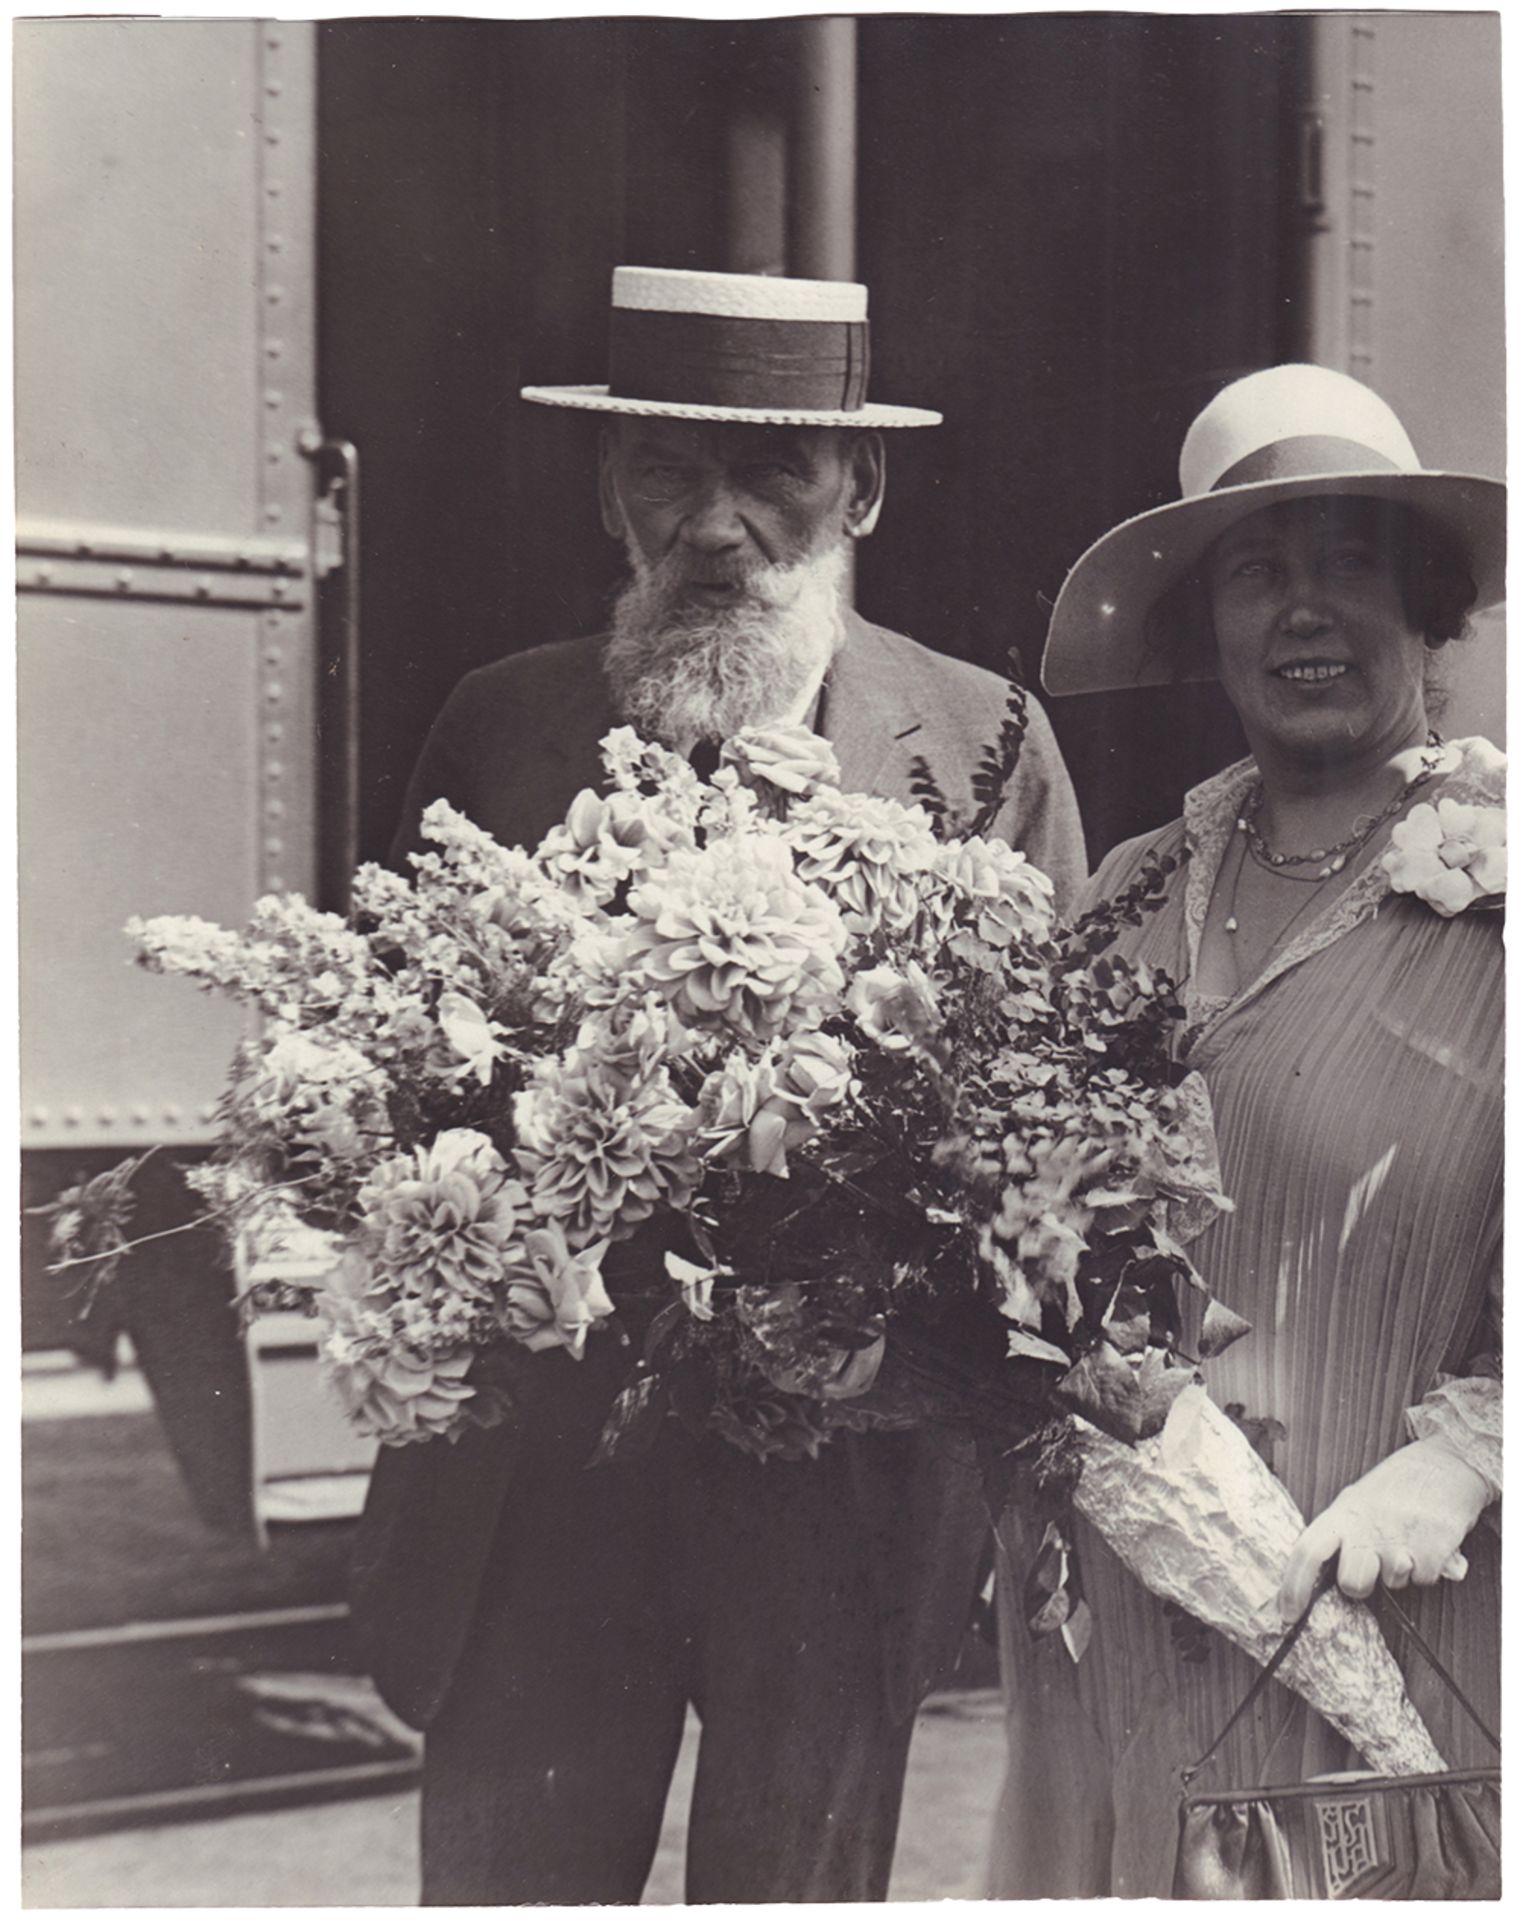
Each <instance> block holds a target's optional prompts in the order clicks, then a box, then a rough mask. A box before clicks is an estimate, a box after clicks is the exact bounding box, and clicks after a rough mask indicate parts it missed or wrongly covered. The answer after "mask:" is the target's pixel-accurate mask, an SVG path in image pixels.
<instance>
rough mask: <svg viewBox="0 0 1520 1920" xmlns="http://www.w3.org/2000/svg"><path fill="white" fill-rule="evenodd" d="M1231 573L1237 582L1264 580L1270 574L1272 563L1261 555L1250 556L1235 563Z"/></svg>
mask: <svg viewBox="0 0 1520 1920" xmlns="http://www.w3.org/2000/svg"><path fill="white" fill-rule="evenodd" d="M1233 572H1234V575H1235V578H1236V579H1237V580H1265V579H1266V578H1267V576H1268V575H1269V574H1270V573H1271V572H1272V562H1271V561H1270V560H1268V559H1267V558H1266V557H1265V555H1263V554H1259V553H1254V554H1250V555H1248V556H1247V558H1246V559H1244V560H1237V561H1236V562H1235V565H1234V568H1233Z"/></svg>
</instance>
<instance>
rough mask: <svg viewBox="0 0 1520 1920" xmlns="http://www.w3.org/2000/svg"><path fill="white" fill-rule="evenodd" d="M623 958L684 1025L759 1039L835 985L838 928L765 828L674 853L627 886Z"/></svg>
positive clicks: (825, 1001)
mask: <svg viewBox="0 0 1520 1920" xmlns="http://www.w3.org/2000/svg"><path fill="white" fill-rule="evenodd" d="M628 905H629V908H630V910H631V912H632V913H633V915H634V922H633V926H632V928H631V929H630V931H629V935H628V946H627V962H628V965H629V966H630V967H631V968H634V969H636V970H637V971H638V972H639V973H640V974H641V975H642V977H643V979H644V980H645V981H646V982H647V983H648V985H649V986H650V987H651V988H653V989H654V991H655V992H657V993H660V994H662V995H663V996H664V997H665V998H666V999H667V1000H669V1001H670V1003H671V1005H672V1006H673V1007H674V1008H675V1009H676V1011H677V1013H678V1014H679V1015H680V1017H681V1019H682V1020H683V1021H685V1022H686V1024H687V1025H689V1026H697V1027H714V1026H723V1027H727V1028H729V1029H730V1030H732V1031H734V1032H737V1033H740V1034H742V1035H745V1036H746V1037H751V1038H755V1039H759V1040H768V1039H770V1038H771V1037H772V1036H773V1035H775V1034H777V1033H780V1032H782V1031H784V1030H785V1029H786V1027H787V1026H788V1025H790V1024H792V1023H793V1022H794V1021H796V1020H797V1019H798V1018H799V1017H800V1016H801V1015H802V1014H804V1013H805V1012H807V1011H808V1010H810V1009H812V1008H826V1007H827V1006H828V1005H829V1004H830V1003H831V1002H833V1001H834V1000H835V999H836V998H837V996H838V994H839V993H840V992H841V990H842V989H843V987H844V975H843V973H842V972H841V971H840V966H839V959H840V955H841V953H842V952H843V950H844V945H845V937H846V936H845V928H844V924H843V922H842V921H841V919H840V917H839V913H838V910H837V909H836V908H835V906H834V905H833V903H832V902H831V901H830V900H829V898H828V896H827V895H826V894H825V893H823V892H822V891H821V890H820V889H819V888H817V887H813V886H807V885H805V884H803V882H802V881H800V880H799V879H798V877H797V875H796V874H795V873H794V872H793V870H792V858H791V855H790V853H789V852H788V850H787V848H786V847H785V846H784V845H783V844H782V843H781V842H780V841H779V840H777V839H774V838H771V837H769V836H762V835H751V836H747V837H745V838H741V839H735V840H729V841H724V842H722V843H720V844H718V845H715V846H713V847H711V848H709V849H707V850H706V851H705V852H702V853H686V852H681V853H675V854H672V855H671V857H670V861H669V863H668V865H666V866H665V867H663V868H662V869H661V870H660V871H659V872H658V873H657V874H653V875H651V876H650V877H649V878H648V879H647V880H645V881H644V882H642V883H641V884H640V885H639V886H636V887H635V888H634V890H633V892H632V893H631V894H630V895H629V900H628Z"/></svg>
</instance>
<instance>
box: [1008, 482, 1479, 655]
mask: <svg viewBox="0 0 1520 1920" xmlns="http://www.w3.org/2000/svg"><path fill="white" fill-rule="evenodd" d="M1327 493H1329V494H1343V495H1348V496H1355V497H1358V498H1365V499H1370V500H1393V501H1397V502H1399V503H1400V504H1402V505H1404V506H1407V507H1411V508H1414V509H1416V510H1418V511H1419V512H1420V513H1422V514H1424V515H1425V516H1426V517H1427V518H1428V519H1430V520H1432V521H1434V522H1435V524H1436V525H1437V526H1439V527H1442V528H1444V529H1445V530H1446V531H1447V532H1448V533H1450V534H1451V535H1452V536H1453V537H1454V538H1455V539H1456V540H1457V542H1458V543H1459V544H1460V546H1461V548H1462V550H1463V552H1464V553H1466V554H1467V555H1468V557H1469V561H1470V564H1471V566H1472V574H1473V580H1474V583H1475V584H1476V586H1477V589H1478V597H1477V600H1476V602H1475V603H1474V607H1473V611H1474V612H1478V611H1479V610H1481V609H1482V608H1484V607H1491V606H1493V605H1495V604H1496V603H1497V602H1498V601H1501V600H1502V599H1503V598H1504V545H1505V489H1504V485H1503V482H1502V481H1498V480H1489V479H1485V478H1483V477H1482V476H1480V475H1477V474H1467V473H1343V474H1341V473H1316V474H1310V475H1306V476H1304V477H1303V478H1302V479H1293V480H1266V481H1256V482H1253V483H1251V484H1249V485H1247V486H1241V487H1221V488H1220V489H1219V490H1218V491H1217V492H1215V493H1207V494H1202V495H1200V496H1199V497H1198V498H1196V499H1193V500H1177V501H1173V502H1172V503H1171V504H1170V505H1168V506H1164V507H1153V508H1152V509H1151V510H1150V511H1149V512H1148V513H1142V514H1138V515H1136V517H1135V518H1134V519H1133V520H1125V521H1123V522H1121V524H1120V525H1119V526H1117V527H1115V528H1114V529H1113V531H1112V532H1110V533H1106V534H1104V536H1103V538H1102V539H1101V540H1098V541H1095V542H1094V544H1093V545H1092V546H1090V547H1089V548H1088V549H1087V551H1086V553H1084V554H1083V555H1082V557H1081V559H1080V560H1078V562H1077V564H1076V565H1075V566H1074V567H1073V568H1072V570H1071V572H1070V573H1069V574H1068V575H1067V576H1066V583H1065V585H1064V586H1063V587H1062V588H1061V591H1060V594H1059V595H1058V596H1057V599H1056V604H1055V610H1054V611H1053V612H1052V614H1051V616H1050V633H1049V637H1048V639H1047V641H1046V644H1045V659H1044V663H1043V666H1042V669H1041V679H1042V680H1043V681H1044V684H1045V687H1046V690H1047V691H1048V692H1050V693H1113V692H1117V691H1118V690H1120V689H1121V688H1125V687H1154V686H1167V685H1170V684H1171V683H1172V682H1173V681H1174V680H1176V679H1177V678H1178V677H1179V676H1178V675H1177V674H1175V673H1174V672H1173V670H1172V668H1171V666H1170V664H1169V663H1168V662H1167V661H1166V660H1165V659H1163V658H1158V657H1157V655H1156V653H1155V651H1154V650H1153V649H1152V648H1150V647H1148V646H1147V643H1146V636H1145V620H1146V615H1147V614H1148V613H1149V612H1150V610H1151V608H1152V607H1153V606H1154V605H1155V604H1156V601H1157V600H1158V599H1159V598H1160V596H1161V595H1162V594H1163V593H1165V592H1166V591H1167V589H1168V588H1169V587H1171V586H1173V585H1174V584H1175V583H1176V582H1177V581H1179V580H1180V579H1182V578H1183V576H1184V575H1185V574H1187V573H1188V572H1189V571H1190V570H1191V569H1192V567H1193V566H1195V565H1196V564H1197V562H1198V561H1199V560H1201V559H1202V557H1203V555H1204V554H1205V553H1206V552H1207V550H1208V548H1209V547H1210V546H1212V544H1213V543H1214V541H1216V540H1217V539H1218V538H1219V537H1220V535H1221V534H1223V533H1225V532H1227V531H1228V529H1229V528H1230V527H1232V526H1234V525H1235V523H1236V522H1237V521H1240V520H1244V519H1246V518H1248V517H1249V516H1250V515H1251V514H1253V513H1257V512H1259V511H1260V510H1261V508H1263V507H1269V506H1273V505H1275V504H1277V503H1278V502H1280V501H1287V500H1304V499H1311V498H1313V496H1314V495H1316V494H1327ZM1180 677H1181V678H1183V679H1187V680H1211V679H1213V678H1214V676H1213V674H1212V673H1209V672H1193V673H1188V674H1185V675H1182V676H1180Z"/></svg>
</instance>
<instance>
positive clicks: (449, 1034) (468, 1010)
mask: <svg viewBox="0 0 1520 1920" xmlns="http://www.w3.org/2000/svg"><path fill="white" fill-rule="evenodd" d="M438 1024H439V1026H440V1027H441V1028H442V1029H443V1037H444V1039H445V1040H447V1041H448V1043H449V1046H450V1047H451V1048H452V1049H453V1051H454V1053H455V1054H456V1055H457V1057H458V1058H459V1060H460V1061H461V1062H462V1063H463V1064H462V1065H460V1066H458V1067H456V1068H455V1070H454V1071H455V1073H456V1074H457V1076H458V1077H459V1078H460V1079H463V1078H464V1077H465V1076H466V1075H467V1074H474V1076H475V1078H476V1079H477V1080H478V1081H479V1082H480V1084H481V1085H482V1086H483V1087H488V1086H489V1085H490V1084H491V1073H492V1070H493V1069H494V1067H495V1065H496V1062H497V1061H498V1060H499V1059H500V1058H501V1056H502V1054H503V1053H505V1051H506V1048H505V1047H503V1045H502V1043H501V1041H500V1040H499V1039H498V1038H497V1034H498V1033H499V1032H500V1031H501V1030H500V1028H499V1027H497V1026H496V1025H495V1024H494V1023H493V1022H492V1021H490V1020H488V1019H487V1018H486V1016H485V1014H484V1013H482V1012H481V1010H480V1008H479V1007H477V1006H476V1004H475V1002H474V1001H473V1000H471V999H470V998H469V996H468V995H467V994H463V993H456V992H454V991H453V990H452V989H450V991H449V992H447V993H443V994H440V995H439V998H438Z"/></svg>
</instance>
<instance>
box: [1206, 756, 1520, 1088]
mask: <svg viewBox="0 0 1520 1920" xmlns="http://www.w3.org/2000/svg"><path fill="white" fill-rule="evenodd" d="M1507 764H1508V763H1507V761H1506V758H1505V756H1504V754H1502V753H1501V752H1500V751H1499V749H1498V748H1497V747H1495V746H1493V745H1492V744H1491V743H1490V742H1489V741H1487V740H1485V739H1483V738H1482V736H1481V735H1474V736H1472V737H1471V738H1470V739H1465V740H1449V741H1447V742H1446V744H1445V746H1444V747H1443V748H1442V751H1441V761H1440V765H1439V767H1438V768H1437V771H1436V777H1435V781H1434V782H1433V783H1431V784H1428V785H1426V786H1425V787H1422V788H1421V789H1420V790H1419V797H1420V799H1422V800H1433V799H1436V798H1441V799H1450V800H1461V801H1464V802H1468V803H1476V804H1478V805H1481V806H1503V805H1504V774H1505V767H1506V766H1507ZM1256 777H1257V774H1256V762H1255V761H1254V760H1250V759H1247V760H1238V761H1236V763H1235V764H1234V766H1231V767H1226V768H1225V769H1224V771H1223V772H1222V773H1216V774H1215V775H1214V776H1213V777H1212V778H1211V779H1208V780H1205V781H1204V782H1203V783H1202V784H1201V785H1200V786H1196V787H1194V788H1193V790H1192V792H1191V793H1189V794H1188V796H1187V798H1186V799H1185V800H1184V801H1183V803H1182V832H1183V841H1184V844H1185V846H1186V848H1187V856H1188V857H1187V864H1186V866H1185V868H1184V870H1183V871H1184V874H1185V876H1186V879H1185V890H1184V894H1183V909H1182V911H1183V926H1184V937H1185V939H1186V942H1187V984H1186V986H1185V989H1184V999H1185V1004H1186V1007H1187V1014H1188V1025H1187V1030H1186V1032H1185V1033H1184V1035H1183V1036H1182V1050H1183V1052H1184V1053H1186V1052H1187V1051H1188V1050H1190V1049H1191V1048H1192V1047H1193V1046H1194V1045H1195V1044H1196V1043H1197V1042H1198V1040H1199V1039H1201V1038H1202V1036H1203V1034H1204V1033H1205V1032H1206V1031H1207V1030H1209V1029H1210V1028H1212V1027H1214V1026H1215V1025H1216V1024H1217V1023H1218V1022H1219V1021H1220V1020H1222V1019H1223V1018H1224V1016H1225V1015H1226V1014H1228V1013H1233V1012H1234V1011H1235V1009H1236V1008H1237V1007H1239V1006H1242V1005H1243V1004H1244V1003H1245V1002H1246V1001H1248V1000H1252V999H1254V998H1255V997H1256V995H1257V994H1259V993H1261V992H1262V991H1263V990H1264V989H1265V988H1266V987H1269V986H1270V985H1271V984H1272V982H1273V981H1274V980H1277V979H1279V978H1280V977H1281V976H1282V975H1283V974H1285V973H1286V972H1287V971H1288V969H1289V968H1290V967H1296V966H1298V965H1299V964H1300V963H1301V962H1302V961H1305V960H1307V959H1309V958H1310V957H1311V956H1312V955H1313V954H1316V953H1320V952H1322V951H1323V950H1324V948H1326V947H1328V946H1330V945H1331V944H1332V943H1333V942H1334V941H1336V940H1339V939H1340V938H1341V936H1342V935H1343V934H1346V933H1349V932H1350V931H1351V929H1352V928H1353V927H1356V926H1359V925H1360V924H1361V922H1362V921H1363V920H1366V919H1369V918H1370V917H1371V916H1372V915H1373V914H1375V913H1376V912H1377V910H1378V908H1379V906H1381V904H1382V902H1383V900H1384V899H1385V898H1386V897H1387V895H1388V893H1389V891H1390V884H1389V879H1388V875H1387V873H1386V872H1385V871H1384V868H1383V863H1382V861H1381V860H1374V861H1373V862H1372V864H1371V865H1370V866H1368V867H1366V868H1364V869H1363V870H1362V872H1361V873H1359V874H1358V875H1357V877H1356V878H1355V879H1354V880H1353V881H1352V882H1351V884H1350V886H1348V887H1347V888H1346V889H1345V890H1344V892H1342V893H1339V894H1337V895H1336V897H1335V899H1334V900H1332V901H1330V902H1329V903H1328V904H1327V905H1326V907H1325V908H1324V910H1323V912H1321V913H1320V914H1318V915H1317V916H1316V917H1315V918H1313V919H1311V920H1310V921H1308V922H1307V924H1306V925H1305V926H1304V928H1303V930H1302V932H1300V933H1299V934H1297V935H1296V936H1295V937H1294V938H1293V939H1292V940H1290V941H1289V942H1288V944H1287V945H1286V946H1285V947H1284V948H1283V949H1282V951H1281V952H1280V953H1277V954H1274V955H1273V956H1272V958H1271V959H1270V960H1269V961H1268V962H1267V965H1266V966H1265V967H1264V968H1263V969H1262V971H1261V972H1260V973H1259V974H1258V975H1257V976H1256V978H1255V979H1254V980H1252V981H1250V982H1248V983H1247V985H1245V986H1244V987H1242V988H1240V990H1239V991H1238V992H1236V993H1232V994H1225V995H1218V994H1200V993H1199V992H1197V991H1196V989H1195V988H1194V986H1193V982H1194V981H1196V980H1197V978H1198V948H1199V943H1200V941H1201V940H1202V937H1203V923H1204V919H1205V917H1206V916H1207V914H1208V910H1209V899H1210V896H1211V895H1212V894H1213V891H1214V882H1215V880H1216V878H1217V877H1218V874H1219V869H1220V866H1221V864H1222V862H1223V860H1224V856H1225V850H1226V849H1227V848H1228V846H1229V844H1230V838H1231V835H1232V834H1233V833H1234V832H1235V831H1236V823H1237V821H1238V820H1239V818H1240V812H1241V808H1242V806H1243V805H1244V803H1245V798H1246V795H1247V794H1248V793H1249V792H1250V789H1251V786H1252V783H1253V782H1254V781H1255V779H1256ZM1410 804H1411V805H1413V804H1414V803H1413V800H1411V803H1410Z"/></svg>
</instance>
